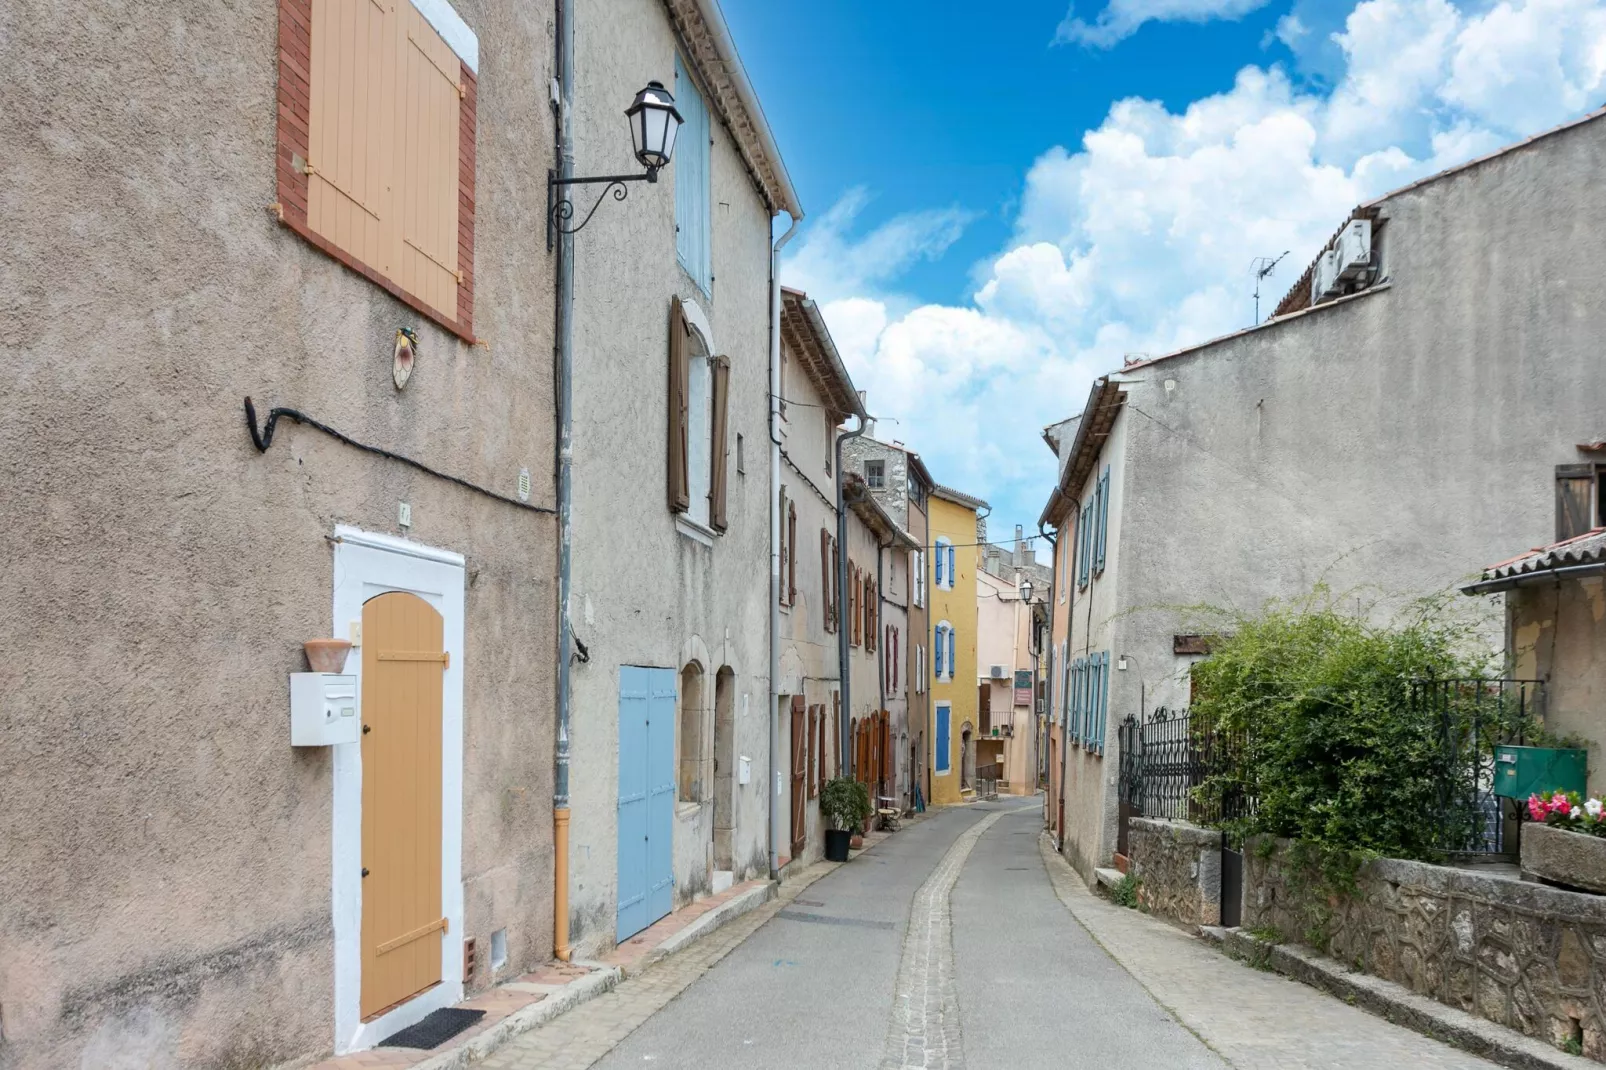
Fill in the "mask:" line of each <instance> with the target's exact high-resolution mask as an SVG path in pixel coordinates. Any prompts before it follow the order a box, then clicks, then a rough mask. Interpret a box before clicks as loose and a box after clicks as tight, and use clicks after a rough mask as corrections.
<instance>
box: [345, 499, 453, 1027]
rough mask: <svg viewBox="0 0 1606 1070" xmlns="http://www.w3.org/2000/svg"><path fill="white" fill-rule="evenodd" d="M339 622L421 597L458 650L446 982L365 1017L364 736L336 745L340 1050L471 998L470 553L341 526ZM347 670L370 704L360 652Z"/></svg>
mask: <svg viewBox="0 0 1606 1070" xmlns="http://www.w3.org/2000/svg"><path fill="white" fill-rule="evenodd" d="M334 548H335V555H334V556H335V561H334V628H333V630H332V631H331V633H330V634H332V635H334V636H336V637H338V638H346V637H347V636H349V634H350V631H349V630H350V627H351V623H352V622H353V621H361V620H362V607H363V604H364V603H366V602H367V601H368V600H369V599H370V598H373V597H375V596H377V595H381V594H384V593H385V592H387V591H405V592H407V593H409V594H414V595H417V596H418V597H420V598H422V599H423V600H424V601H426V602H428V603H429V604H430V605H431V606H433V607H434V608H435V610H436V611H437V612H438V613H440V615H441V617H442V620H443V623H444V627H445V646H446V652H447V654H448V655H450V660H449V661H448V664H447V667H446V670H445V675H444V677H443V679H442V694H441V766H442V768H441V911H442V914H443V915H444V916H445V918H446V929H445V931H443V932H442V933H441V934H440V940H441V983H440V984H438V985H435V986H434V987H433V988H429V989H426V990H425V991H424V992H421V993H419V994H418V995H417V996H414V997H413V998H412V999H410V1000H407V1001H406V1002H404V1003H402V1004H401V1005H400V1006H398V1007H395V1008H393V1009H392V1010H389V1011H387V1012H385V1013H384V1014H381V1015H379V1016H378V1017H376V1018H374V1019H373V1020H372V1021H369V1022H364V1021H363V1020H362V1012H361V1004H360V997H361V991H362V968H361V964H362V945H361V940H362V744H361V743H360V742H359V743H342V744H339V745H337V746H335V747H333V748H332V750H333V751H334V755H333V759H334V760H333V766H334V777H333V780H334V808H333V809H334V829H333V836H332V837H331V839H332V842H333V852H332V853H333V866H334V870H333V875H332V881H331V887H332V890H333V894H332V899H333V913H334V935H335V1053H336V1054H344V1053H346V1052H350V1051H358V1050H361V1049H363V1048H371V1047H373V1046H374V1045H375V1044H376V1043H378V1042H379V1041H381V1040H383V1039H385V1038H386V1037H387V1036H389V1035H390V1034H392V1033H394V1032H396V1031H397V1030H398V1029H405V1028H406V1027H407V1026H409V1025H412V1024H413V1023H415V1022H417V1021H418V1020H419V1019H421V1018H423V1017H424V1016H425V1015H427V1014H429V1013H430V1012H431V1011H435V1010H439V1009H440V1008H442V1007H449V1006H451V1005H452V1004H453V1003H457V1002H458V1001H460V1000H461V999H462V998H463V956H462V955H461V954H459V953H458V952H457V949H458V948H460V947H461V946H462V940H463V665H464V658H463V556H462V555H461V554H455V553H452V552H451V551H449V550H437V549H434V548H432V547H428V546H424V545H422V544H420V543H415V542H409V541H407V540H406V539H398V538H396V537H395V536H392V535H380V534H375V533H373V532H367V531H362V530H360V529H358V528H353V527H347V526H345V525H339V526H337V527H336V528H335V537H334ZM346 672H348V673H350V674H352V675H354V676H356V677H357V699H358V709H361V708H362V706H361V702H362V650H361V648H360V647H354V648H353V649H352V651H351V653H350V654H349V655H347V659H346Z"/></svg>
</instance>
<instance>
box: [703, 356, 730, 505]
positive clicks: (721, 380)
mask: <svg viewBox="0 0 1606 1070" xmlns="http://www.w3.org/2000/svg"><path fill="white" fill-rule="evenodd" d="M713 364H714V434H713V442H712V444H711V450H710V456H709V471H708V522H709V524H710V525H711V526H712V527H713V529H714V530H715V531H724V530H725V529H726V528H727V527H729V526H730V524H729V522H728V521H727V520H726V517H725V482H726V480H725V467H726V466H725V460H726V458H725V439H726V438H727V437H728V436H727V432H728V430H729V426H728V425H729V423H730V419H729V416H730V411H729V410H730V384H731V361H730V358H729V357H715V358H714V361H713Z"/></svg>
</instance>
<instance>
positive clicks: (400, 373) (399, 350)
mask: <svg viewBox="0 0 1606 1070" xmlns="http://www.w3.org/2000/svg"><path fill="white" fill-rule="evenodd" d="M417 359H418V332H417V331H414V330H413V329H412V328H411V327H398V328H396V355H395V361H394V363H393V364H392V365H391V371H390V375H391V378H392V379H394V380H396V389H397V390H400V389H401V388H402V387H404V386H406V385H407V380H409V379H411V378H412V377H413V362H414V361H415V360H417Z"/></svg>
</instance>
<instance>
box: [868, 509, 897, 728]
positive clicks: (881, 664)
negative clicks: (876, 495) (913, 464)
mask: <svg viewBox="0 0 1606 1070" xmlns="http://www.w3.org/2000/svg"><path fill="white" fill-rule="evenodd" d="M866 493H869V492H868V491H866ZM890 545H891V543H887V544H886V545H883V544H882V543H881V542H879V541H877V542H876V547H875V598H876V612H875V623H876V627H877V628H881V603H882V602H884V601H886V599H884V598H882V597H881V562H882V559H883V558H885V557H886V549H887V546H890ZM881 632H882V634H880V635H878V636H876V637H875V641H876V651H877V652H878V653H879V654H880V655H881V656H880V657H879V658H876V662H875V677H876V692H877V694H878V695H879V697H880V699H881V705H879V706H877V707H876V709H878V710H884V709H886V708H887V652H886V651H885V650H882V649H881V642H882V640H884V639H885V638H886V629H885V628H881Z"/></svg>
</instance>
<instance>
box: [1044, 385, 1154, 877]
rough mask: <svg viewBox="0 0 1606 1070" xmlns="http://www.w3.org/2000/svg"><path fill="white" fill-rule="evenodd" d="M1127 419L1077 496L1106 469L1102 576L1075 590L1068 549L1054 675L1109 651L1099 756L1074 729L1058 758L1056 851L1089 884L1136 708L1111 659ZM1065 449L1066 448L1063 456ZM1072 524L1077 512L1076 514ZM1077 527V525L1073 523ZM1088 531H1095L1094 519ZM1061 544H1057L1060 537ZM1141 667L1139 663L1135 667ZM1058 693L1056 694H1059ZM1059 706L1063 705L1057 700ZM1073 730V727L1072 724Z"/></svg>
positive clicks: (1119, 602) (1110, 826)
mask: <svg viewBox="0 0 1606 1070" xmlns="http://www.w3.org/2000/svg"><path fill="white" fill-rule="evenodd" d="M1130 420H1131V414H1130V413H1129V412H1127V411H1125V410H1123V411H1122V412H1121V413H1120V414H1119V415H1117V416H1116V418H1115V423H1114V424H1113V425H1112V426H1111V428H1110V435H1109V438H1108V439H1107V440H1106V441H1105V443H1104V447H1103V449H1102V450H1101V451H1100V452H1099V458H1098V463H1097V464H1096V465H1094V466H1093V468H1092V470H1091V471H1090V472H1089V474H1088V477H1087V480H1086V482H1085V483H1084V484H1083V486H1082V487H1081V488H1080V489H1079V494H1078V496H1077V501H1078V502H1079V503H1080V504H1079V505H1078V506H1077V509H1078V510H1080V509H1081V507H1082V506H1083V505H1086V503H1087V502H1089V501H1091V500H1092V499H1093V496H1094V492H1095V488H1096V485H1097V481H1098V479H1099V477H1100V475H1102V474H1103V472H1104V471H1105V469H1106V468H1108V469H1109V473H1110V485H1109V493H1110V500H1109V503H1108V505H1107V507H1106V508H1107V519H1106V521H1105V524H1106V529H1105V532H1106V534H1105V547H1104V570H1103V572H1101V573H1094V572H1093V570H1092V569H1091V568H1089V570H1088V582H1087V586H1086V587H1079V586H1078V585H1077V575H1078V574H1079V569H1078V568H1077V566H1076V552H1075V543H1074V542H1073V544H1072V552H1071V555H1070V558H1069V561H1070V563H1071V567H1072V570H1073V571H1072V575H1071V576H1070V580H1069V599H1068V602H1067V604H1066V606H1065V607H1064V608H1065V610H1066V618H1067V626H1068V636H1067V647H1066V653H1065V660H1064V663H1063V665H1062V666H1061V668H1060V669H1059V670H1058V672H1059V674H1060V678H1061V679H1060V683H1061V684H1063V682H1064V676H1065V672H1066V669H1065V667H1064V666H1068V665H1069V664H1070V663H1071V662H1073V661H1075V660H1076V659H1077V658H1085V657H1088V656H1089V655H1091V654H1096V653H1099V652H1101V651H1108V652H1109V655H1110V673H1109V689H1110V693H1109V701H1108V703H1107V704H1106V705H1107V719H1106V722H1105V726H1104V746H1103V748H1102V749H1096V748H1093V747H1089V746H1088V745H1087V744H1086V743H1084V742H1081V741H1080V740H1078V739H1077V738H1076V737H1077V734H1078V732H1079V729H1077V730H1076V731H1073V732H1072V733H1071V738H1070V741H1069V746H1068V748H1067V750H1066V753H1065V756H1064V757H1065V764H1066V769H1065V841H1064V844H1063V850H1064V853H1065V855H1066V857H1067V858H1068V859H1070V861H1071V863H1072V865H1074V866H1075V867H1076V868H1077V870H1078V872H1080V873H1081V874H1082V876H1083V877H1084V878H1085V879H1088V880H1091V878H1092V874H1093V869H1094V868H1095V867H1097V866H1107V865H1109V864H1110V861H1111V859H1112V856H1113V855H1114V852H1115V836H1116V811H1115V797H1116V796H1115V785H1114V784H1113V783H1111V780H1112V778H1113V777H1115V775H1116V773H1117V771H1118V770H1119V769H1120V762H1121V756H1120V742H1121V741H1120V733H1119V732H1117V731H1116V726H1117V725H1119V724H1120V722H1121V718H1122V717H1124V716H1125V714H1126V711H1127V710H1128V709H1131V710H1133V711H1135V710H1136V709H1137V706H1138V694H1137V692H1138V681H1137V679H1136V678H1135V677H1136V675H1137V674H1136V673H1134V672H1132V671H1130V670H1129V671H1126V672H1123V671H1121V669H1120V667H1119V664H1118V661H1117V659H1118V658H1119V656H1120V655H1121V654H1122V653H1124V652H1125V651H1126V649H1127V646H1126V641H1125V639H1124V636H1123V633H1124V631H1125V629H1126V628H1127V627H1128V618H1127V617H1125V616H1124V615H1122V612H1121V611H1122V609H1123V608H1124V601H1123V599H1124V597H1125V583H1126V579H1125V576H1124V567H1123V566H1124V553H1125V551H1124V548H1123V543H1122V538H1121V535H1122V532H1123V530H1124V529H1123V523H1125V520H1124V518H1125V516H1126V507H1127V494H1128V491H1129V489H1130V487H1129V485H1128V482H1127V480H1128V477H1129V473H1128V469H1127V453H1126V439H1125V435H1124V432H1125V430H1126V428H1127V426H1129V421H1130ZM1068 447H1069V442H1068V441H1067V448H1068ZM1077 515H1078V517H1079V516H1080V512H1078V514H1077ZM1079 522H1080V521H1079V520H1078V523H1079ZM1094 522H1095V524H1096V523H1097V521H1096V518H1095V521H1094ZM1065 531H1066V533H1068V534H1070V535H1071V536H1072V538H1073V540H1074V539H1075V538H1076V537H1077V536H1076V534H1075V525H1074V524H1073V523H1071V522H1070V521H1069V520H1068V519H1067V521H1066V526H1065ZM1062 538H1063V536H1062ZM1139 664H1141V662H1140V663H1139ZM1062 690H1063V688H1062ZM1062 701H1063V700H1062ZM1078 723H1080V719H1078Z"/></svg>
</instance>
